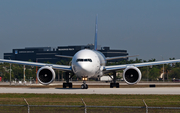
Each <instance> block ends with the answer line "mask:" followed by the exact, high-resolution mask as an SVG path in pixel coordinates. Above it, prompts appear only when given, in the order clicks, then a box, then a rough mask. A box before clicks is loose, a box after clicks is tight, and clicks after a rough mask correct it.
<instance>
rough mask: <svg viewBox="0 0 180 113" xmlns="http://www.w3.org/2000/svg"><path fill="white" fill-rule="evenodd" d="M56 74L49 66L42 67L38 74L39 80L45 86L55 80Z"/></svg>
mask: <svg viewBox="0 0 180 113" xmlns="http://www.w3.org/2000/svg"><path fill="white" fill-rule="evenodd" d="M55 76H56V75H55V72H54V70H53V69H52V68H51V67H49V66H44V67H41V68H40V69H39V70H38V72H37V79H38V81H39V82H40V83H41V84H43V85H48V84H50V83H52V82H53V81H54V79H55Z"/></svg>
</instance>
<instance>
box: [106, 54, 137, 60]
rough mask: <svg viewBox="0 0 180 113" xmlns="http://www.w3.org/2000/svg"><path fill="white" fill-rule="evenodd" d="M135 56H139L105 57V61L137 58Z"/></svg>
mask: <svg viewBox="0 0 180 113" xmlns="http://www.w3.org/2000/svg"><path fill="white" fill-rule="evenodd" d="M137 56H139V55H134V56H117V57H107V58H106V60H114V59H121V58H129V57H137Z"/></svg>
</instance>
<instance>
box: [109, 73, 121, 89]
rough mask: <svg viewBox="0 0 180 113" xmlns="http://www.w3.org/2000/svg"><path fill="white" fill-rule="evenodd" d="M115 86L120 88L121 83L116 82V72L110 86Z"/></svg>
mask: <svg viewBox="0 0 180 113" xmlns="http://www.w3.org/2000/svg"><path fill="white" fill-rule="evenodd" d="M110 77H111V76H110ZM113 87H116V88H119V83H116V72H113V78H112V82H111V83H110V88H113Z"/></svg>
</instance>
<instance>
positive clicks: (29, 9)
mask: <svg viewBox="0 0 180 113" xmlns="http://www.w3.org/2000/svg"><path fill="white" fill-rule="evenodd" d="M179 6H180V0H0V39H1V40H0V58H3V53H9V52H12V49H20V48H25V47H47V46H50V47H57V46H68V45H87V44H91V43H94V36H95V18H96V14H98V45H101V46H109V47H110V48H111V49H120V50H127V52H128V53H129V55H137V54H138V55H139V56H138V58H140V59H143V60H149V59H154V58H155V59H156V60H162V59H164V60H168V59H169V58H173V57H174V58H176V59H178V58H180V51H179V48H180V45H179V44H180V43H179V42H180V7H179Z"/></svg>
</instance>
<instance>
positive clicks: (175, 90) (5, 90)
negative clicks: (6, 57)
mask: <svg viewBox="0 0 180 113" xmlns="http://www.w3.org/2000/svg"><path fill="white" fill-rule="evenodd" d="M0 93H21V94H22V93H33V94H159V95H161V94H174V95H180V88H179V87H164V88H89V89H78V88H73V89H63V88H11V87H1V88H0Z"/></svg>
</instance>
